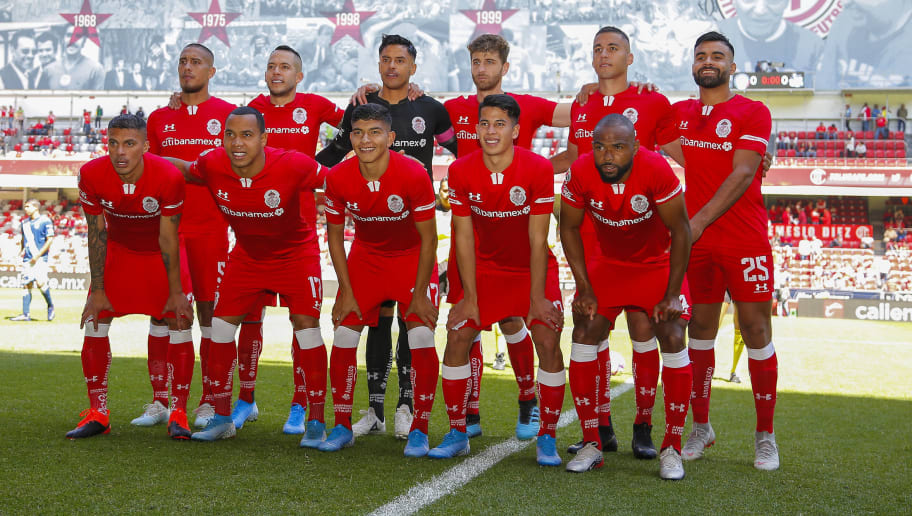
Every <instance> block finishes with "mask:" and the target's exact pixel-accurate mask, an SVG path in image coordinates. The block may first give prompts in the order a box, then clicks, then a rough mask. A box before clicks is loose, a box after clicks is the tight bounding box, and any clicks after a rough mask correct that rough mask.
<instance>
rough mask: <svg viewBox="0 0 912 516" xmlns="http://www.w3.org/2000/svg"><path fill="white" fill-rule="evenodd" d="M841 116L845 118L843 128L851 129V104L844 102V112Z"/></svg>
mask: <svg viewBox="0 0 912 516" xmlns="http://www.w3.org/2000/svg"><path fill="white" fill-rule="evenodd" d="M842 116H843V118H844V119H845V130H846V131H851V130H852V124H851V123H850V122H851V121H852V106H850V105H848V104H846V107H845V113H843V115H842Z"/></svg>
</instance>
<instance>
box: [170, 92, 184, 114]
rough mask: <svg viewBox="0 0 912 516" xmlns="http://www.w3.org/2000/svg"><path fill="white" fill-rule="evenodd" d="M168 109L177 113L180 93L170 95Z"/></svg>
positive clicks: (179, 104) (179, 105)
mask: <svg viewBox="0 0 912 516" xmlns="http://www.w3.org/2000/svg"><path fill="white" fill-rule="evenodd" d="M168 107H169V108H171V109H173V110H175V111H177V110H178V109H180V107H181V92H179V91H175V92H174V93H172V94H171V98H170V99H168Z"/></svg>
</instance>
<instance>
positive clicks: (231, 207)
mask: <svg viewBox="0 0 912 516" xmlns="http://www.w3.org/2000/svg"><path fill="white" fill-rule="evenodd" d="M264 152H265V153H266V164H265V165H264V166H263V170H261V171H260V172H259V173H258V174H257V175H255V176H253V177H250V178H242V177H238V175H237V174H236V173H235V172H234V170H232V169H231V161H230V159H229V158H228V153H227V152H225V149H224V148H222V147H219V148H217V149H212V151H210V152H206V153H204V154H202V155H200V157H199V159H197V160H196V161H195V162H193V164H191V165H190V175H192V176H194V177H196V178H198V179H199V180H201V181H202V182H204V183H205V184H206V187H207V188H208V189H209V191H210V192H212V197H213V198H214V199H215V202H216V204H217V205H218V209H219V211H220V212H221V213H223V214H224V215H225V218H226V219H227V220H228V223H229V224H231V228H232V229H233V230H234V233H235V235H236V236H237V245H235V248H234V250H233V251H232V253H231V256H232V257H240V258H242V259H243V258H249V259H252V260H274V259H288V258H297V257H302V256H316V255H317V253H318V249H317V246H316V245H315V244H314V243H313V242H314V240H316V238H317V234H316V232H315V231H314V230H313V228H312V227H311V226H309V225H308V224H307V223H306V222H305V221H304V218H303V216H302V215H301V207H300V202H301V192H302V191H313V190H314V189H316V188H322V187H323V183H324V180H325V175H326V169H325V168H324V167H323V166H321V165H320V164H318V163H317V162H316V161H314V160H313V158H311V157H310V156H307V155H306V154H302V153H300V152H295V151H286V150H283V149H273V148H272V147H266V148H265V150H264Z"/></svg>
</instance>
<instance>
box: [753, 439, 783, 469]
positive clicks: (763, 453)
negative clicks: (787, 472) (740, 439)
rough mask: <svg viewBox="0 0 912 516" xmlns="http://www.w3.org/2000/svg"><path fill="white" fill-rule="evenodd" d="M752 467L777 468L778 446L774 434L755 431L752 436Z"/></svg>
mask: <svg viewBox="0 0 912 516" xmlns="http://www.w3.org/2000/svg"><path fill="white" fill-rule="evenodd" d="M754 452H755V454H754V467H755V468H757V469H762V470H764V471H773V470H777V469H779V446H777V445H776V434H774V433H770V432H757V434H756V436H755V437H754Z"/></svg>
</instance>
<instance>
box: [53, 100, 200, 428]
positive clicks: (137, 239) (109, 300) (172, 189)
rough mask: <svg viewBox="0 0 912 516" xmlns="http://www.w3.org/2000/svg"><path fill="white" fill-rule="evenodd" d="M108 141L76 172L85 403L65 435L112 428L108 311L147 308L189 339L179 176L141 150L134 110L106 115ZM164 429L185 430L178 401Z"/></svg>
mask: <svg viewBox="0 0 912 516" xmlns="http://www.w3.org/2000/svg"><path fill="white" fill-rule="evenodd" d="M108 149H109V156H108V157H101V158H96V159H94V160H92V161H90V162H88V163H86V164H85V165H83V166H82V168H81V169H80V172H79V199H80V201H81V202H82V208H83V211H85V216H86V222H87V223H88V227H89V267H90V268H91V272H92V280H91V287H90V289H89V296H88V299H87V300H86V305H85V309H84V310H83V312H82V319H81V322H80V328H82V327H83V326H85V338H84V340H83V344H82V372H83V375H84V376H85V381H86V386H87V388H88V392H89V409H88V410H87V411H85V412H83V415H85V418H84V419H83V420H82V421H80V422H79V425H78V426H77V427H76V428H74V429H73V430H71V431H70V432H68V433H67V437H68V438H70V439H76V438H81V437H92V436H94V435H98V434H102V433H105V434H106V433H108V432H109V431H110V415H109V413H108V401H107V400H108V370H109V369H110V367H111V343H110V341H109V340H108V330H109V329H110V327H111V321H112V320H113V318H114V317H119V316H122V315H127V314H147V315H149V316H151V317H153V321H160V320H165V321H167V325H168V326H167V327H168V333H169V340H170V342H171V343H172V344H171V345H178V344H179V343H187V342H189V343H191V346H192V341H191V340H190V330H189V325H188V324H187V322H188V321H187V320H191V319H192V317H193V312H192V308H191V307H190V303H189V302H188V300H187V297H186V295H185V294H184V291H185V289H184V288H183V287H182V283H181V258H180V255H181V253H180V243H179V238H178V225H179V224H180V220H181V210H182V208H183V204H184V181H183V179H182V178H181V176H180V173H179V172H178V171H177V170H175V168H174V167H173V166H172V165H171V164H170V163H168V162H167V161H165V160H163V159H161V158H159V157H157V156H154V155H152V154H145V153H144V152H145V151H146V150H147V149H148V143H147V141H146V123H145V122H144V121H143V120H142V119H141V118H139V117H137V116H135V115H121V116H117V117H115V118H114V119H112V120H111V122H110V123H109V124H108ZM184 318H186V319H187V320H185V319H184ZM184 327H186V328H187V329H183V328H184ZM191 372H192V368H191ZM172 387H173V389H174V394H175V397H176V396H177V395H178V393H179V392H183V391H185V390H186V391H189V390H190V386H189V385H186V386H184V385H180V386H178V385H176V384H175V385H173V386H172ZM175 405H178V404H177V403H175ZM168 433H169V434H170V435H171V437H172V438H174V439H187V438H189V437H190V429H189V424H188V423H187V413H186V412H185V411H184V410H181V409H180V408H179V406H177V407H175V410H173V411H171V413H170V421H169V423H168Z"/></svg>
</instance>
